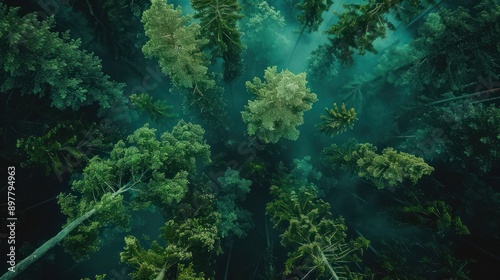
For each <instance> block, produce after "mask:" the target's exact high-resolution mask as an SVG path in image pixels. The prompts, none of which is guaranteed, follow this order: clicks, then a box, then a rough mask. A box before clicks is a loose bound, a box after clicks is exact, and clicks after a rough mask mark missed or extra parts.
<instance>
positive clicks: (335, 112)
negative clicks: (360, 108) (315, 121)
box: [319, 103, 358, 135]
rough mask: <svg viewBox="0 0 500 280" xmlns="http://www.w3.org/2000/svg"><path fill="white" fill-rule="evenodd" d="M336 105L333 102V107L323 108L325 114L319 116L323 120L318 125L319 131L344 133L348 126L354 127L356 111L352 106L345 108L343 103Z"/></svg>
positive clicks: (336, 133) (335, 133)
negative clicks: (339, 105)
mask: <svg viewBox="0 0 500 280" xmlns="http://www.w3.org/2000/svg"><path fill="white" fill-rule="evenodd" d="M340 109H341V110H340V111H339V108H338V107H337V103H333V109H328V108H325V110H326V113H327V114H328V115H327V116H321V119H322V120H323V122H322V123H321V124H320V125H319V131H321V132H323V133H326V134H328V135H338V134H341V133H344V132H345V131H346V130H347V127H348V126H349V127H350V128H351V129H352V128H353V127H354V121H356V120H357V119H358V118H356V115H357V114H356V111H355V110H354V108H351V109H349V110H347V109H346V107H345V104H344V103H342V106H341V107H340Z"/></svg>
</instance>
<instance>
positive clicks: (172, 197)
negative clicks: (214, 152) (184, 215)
mask: <svg viewBox="0 0 500 280" xmlns="http://www.w3.org/2000/svg"><path fill="white" fill-rule="evenodd" d="M155 132H156V130H155V129H151V128H149V126H148V125H145V126H144V127H142V128H139V129H138V130H136V131H135V132H134V133H133V134H131V135H130V136H128V137H127V139H126V141H123V140H120V141H119V142H118V143H116V144H115V146H114V148H113V150H112V151H111V153H110V156H109V158H107V159H103V158H100V157H98V156H95V157H94V158H92V159H91V160H90V161H89V163H88V165H87V167H85V169H84V170H83V176H82V177H81V178H79V179H77V180H75V181H73V183H72V190H73V192H74V193H75V194H76V195H77V196H76V195H73V194H61V195H59V197H58V200H59V204H60V205H61V212H62V213H63V214H65V215H67V216H68V224H70V223H71V222H72V221H73V220H75V219H77V218H78V217H81V216H82V215H84V214H85V213H87V212H88V211H90V210H92V209H95V210H96V213H95V215H94V216H93V217H92V219H91V225H92V226H90V227H89V226H80V227H79V228H77V230H76V232H75V233H74V234H73V233H72V234H70V235H69V236H68V237H67V238H66V239H65V244H66V245H67V249H68V250H70V251H71V252H72V253H74V254H75V255H76V256H77V257H78V258H81V257H83V256H85V255H86V254H88V253H90V252H92V251H94V250H97V249H98V247H99V246H98V245H99V242H100V238H99V234H98V230H99V229H100V228H101V227H103V226H106V225H108V224H111V223H112V224H117V225H120V226H126V225H127V224H128V214H127V211H128V208H129V207H126V206H125V201H123V195H122V193H124V192H131V193H132V194H131V196H130V201H128V204H127V205H129V206H131V208H132V209H137V208H145V207H148V206H150V205H154V206H156V207H158V208H159V209H161V210H165V209H168V208H170V207H172V206H173V205H174V204H175V203H178V202H180V201H181V200H182V199H183V198H184V195H185V193H186V192H187V190H188V180H187V176H188V174H189V173H190V172H192V173H194V172H195V168H196V160H197V159H200V160H205V161H209V158H210V151H209V146H208V145H207V144H205V143H204V140H203V133H204V131H203V129H202V128H201V127H200V126H198V125H193V124H191V123H185V122H184V121H179V123H178V124H177V125H176V126H175V127H174V128H173V129H172V132H165V133H163V134H162V135H161V137H160V140H158V139H157V138H156V135H155ZM79 247H82V248H89V249H88V250H83V249H81V250H80V249H79Z"/></svg>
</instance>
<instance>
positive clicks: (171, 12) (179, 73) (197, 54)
mask: <svg viewBox="0 0 500 280" xmlns="http://www.w3.org/2000/svg"><path fill="white" fill-rule="evenodd" d="M189 21H190V19H189V17H186V16H182V10H181V8H180V7H177V8H176V9H174V6H173V5H171V4H167V2H166V1H163V0H152V5H151V7H150V8H149V9H148V10H146V11H144V13H143V15H142V22H143V24H144V29H145V30H146V35H147V36H148V37H149V41H148V42H147V43H146V44H145V45H144V46H143V47H142V51H143V52H144V55H145V56H146V57H148V58H153V57H154V58H157V59H158V63H159V64H160V67H161V70H162V72H163V73H164V74H166V75H168V76H169V77H170V78H171V79H172V83H173V84H174V86H176V87H185V88H196V87H201V86H203V88H212V87H213V86H214V85H215V82H214V81H213V80H212V79H211V78H210V77H209V76H208V73H207V71H208V68H207V64H208V61H207V59H206V58H205V56H204V54H203V53H202V52H201V48H202V46H203V45H204V44H206V43H207V40H204V39H198V37H199V36H200V26H199V25H198V24H196V23H190V24H189V25H188V23H189Z"/></svg>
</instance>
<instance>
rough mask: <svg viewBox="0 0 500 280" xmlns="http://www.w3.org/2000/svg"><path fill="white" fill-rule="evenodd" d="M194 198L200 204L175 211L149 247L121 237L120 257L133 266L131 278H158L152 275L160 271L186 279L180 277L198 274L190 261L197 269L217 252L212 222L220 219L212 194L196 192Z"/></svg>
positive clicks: (160, 272) (214, 227)
mask: <svg viewBox="0 0 500 280" xmlns="http://www.w3.org/2000/svg"><path fill="white" fill-rule="evenodd" d="M197 199H198V201H199V202H201V203H200V205H190V206H191V207H195V208H197V209H196V212H192V213H191V214H188V215H182V216H177V215H178V214H181V213H182V212H177V211H175V213H174V218H173V219H171V220H169V221H167V222H166V223H165V226H164V227H162V229H161V231H162V233H161V234H160V240H159V241H153V242H152V243H151V246H150V248H149V249H144V248H143V246H141V244H140V242H139V240H138V239H137V238H136V237H134V236H128V237H126V238H125V244H126V246H125V248H124V251H123V252H121V253H120V259H121V261H122V262H124V263H127V264H129V265H131V266H133V267H134V269H135V271H134V272H133V273H132V274H131V275H132V279H137V280H143V279H144V280H148V279H158V278H155V277H160V276H159V275H160V274H161V275H164V277H165V276H166V279H186V278H182V277H187V275H189V274H198V273H195V272H194V271H193V267H192V265H193V264H194V265H195V267H196V270H198V269H199V268H200V267H204V266H205V265H207V264H209V265H210V264H212V258H213V257H215V255H217V254H219V253H221V248H220V235H219V232H218V230H217V226H216V225H217V224H219V223H220V215H219V214H218V213H217V212H215V211H213V210H214V209H213V202H214V201H213V196H210V195H199V196H198V197H197ZM184 214H185V213H184ZM165 243H166V246H165V245H163V244H165ZM185 265H187V266H188V267H185ZM176 268H177V269H176ZM185 268H186V269H187V270H186V271H184V269H185ZM186 274H187V275H186ZM181 275H182V277H181ZM199 275H201V276H203V273H199ZM164 277H160V278H159V279H164ZM187 279H192V278H187ZM196 279H197V278H196Z"/></svg>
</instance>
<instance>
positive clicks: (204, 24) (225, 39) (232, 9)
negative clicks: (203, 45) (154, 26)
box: [191, 0, 243, 82]
mask: <svg viewBox="0 0 500 280" xmlns="http://www.w3.org/2000/svg"><path fill="white" fill-rule="evenodd" d="M191 5H192V6H193V8H194V9H195V10H196V11H197V13H196V14H195V15H194V17H195V18H198V19H200V25H201V34H202V36H203V37H204V38H207V39H208V46H209V48H211V49H213V51H212V56H213V57H221V58H222V59H223V60H224V65H223V66H224V81H226V82H231V81H233V80H234V79H235V78H236V77H238V76H239V75H240V74H241V71H242V67H243V64H242V61H241V52H242V50H243V45H242V44H241V42H240V37H241V34H240V31H239V30H238V28H237V26H236V22H237V20H238V19H240V18H242V17H243V16H242V15H241V14H239V13H238V12H239V10H240V6H239V5H238V1H237V0H191Z"/></svg>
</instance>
